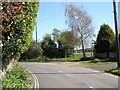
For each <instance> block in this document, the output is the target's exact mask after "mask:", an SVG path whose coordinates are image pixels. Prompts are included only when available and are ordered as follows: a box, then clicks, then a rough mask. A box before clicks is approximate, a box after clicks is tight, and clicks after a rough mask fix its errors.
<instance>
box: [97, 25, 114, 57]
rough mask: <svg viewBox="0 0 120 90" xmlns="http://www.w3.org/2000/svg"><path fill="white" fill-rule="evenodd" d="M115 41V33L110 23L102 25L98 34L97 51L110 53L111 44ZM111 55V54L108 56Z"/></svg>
mask: <svg viewBox="0 0 120 90" xmlns="http://www.w3.org/2000/svg"><path fill="white" fill-rule="evenodd" d="M114 41H115V34H114V32H113V30H112V29H111V28H110V26H109V25H107V24H103V25H101V27H100V31H99V33H98V36H97V41H96V45H95V52H96V53H104V52H107V53H109V52H110V51H111V45H112V43H113V42H114ZM108 57H109V56H108Z"/></svg>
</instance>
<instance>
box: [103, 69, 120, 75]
mask: <svg viewBox="0 0 120 90" xmlns="http://www.w3.org/2000/svg"><path fill="white" fill-rule="evenodd" d="M104 71H106V72H109V73H113V74H117V75H120V69H118V68H116V67H113V68H107V69H105V70H104Z"/></svg>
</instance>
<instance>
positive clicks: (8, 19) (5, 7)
mask: <svg viewBox="0 0 120 90" xmlns="http://www.w3.org/2000/svg"><path fill="white" fill-rule="evenodd" d="M38 7H39V2H2V25H1V27H2V35H1V36H0V37H1V38H2V44H3V46H2V53H3V62H9V60H10V59H11V58H15V59H18V58H19V56H20V54H21V53H23V52H24V51H25V50H27V47H28V45H29V44H30V42H31V39H32V32H33V30H34V25H35V20H36V16H37V12H38Z"/></svg>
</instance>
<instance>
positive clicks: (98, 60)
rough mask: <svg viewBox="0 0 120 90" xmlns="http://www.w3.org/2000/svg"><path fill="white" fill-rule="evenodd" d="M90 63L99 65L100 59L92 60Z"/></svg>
mask: <svg viewBox="0 0 120 90" xmlns="http://www.w3.org/2000/svg"><path fill="white" fill-rule="evenodd" d="M91 62H92V63H99V62H100V59H97V58H96V59H94V60H92V61H91Z"/></svg>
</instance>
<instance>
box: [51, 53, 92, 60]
mask: <svg viewBox="0 0 120 90" xmlns="http://www.w3.org/2000/svg"><path fill="white" fill-rule="evenodd" d="M86 56H87V57H89V56H91V53H86ZM82 57H83V54H82V53H74V57H69V58H53V59H49V61H64V60H80V58H82Z"/></svg>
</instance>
